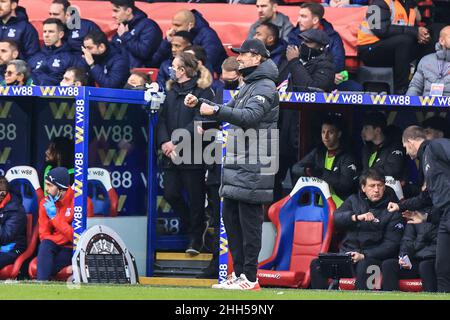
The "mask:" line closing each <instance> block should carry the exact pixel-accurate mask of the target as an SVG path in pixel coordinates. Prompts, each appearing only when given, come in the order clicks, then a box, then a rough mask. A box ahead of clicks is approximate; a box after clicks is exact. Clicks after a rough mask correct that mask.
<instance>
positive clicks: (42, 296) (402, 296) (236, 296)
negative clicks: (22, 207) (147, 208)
mask: <svg viewBox="0 0 450 320" xmlns="http://www.w3.org/2000/svg"><path fill="white" fill-rule="evenodd" d="M47 299H52V300H54V299H56V300H74V299H80V300H450V294H431V293H405V292H358V291H322V290H299V289H286V288H263V289H262V290H261V291H259V292H242V291H235V290H230V291H227V290H218V289H210V288H197V287H195V288H194V287H166V286H148V285H134V286H131V285H81V286H74V285H70V286H68V285H67V284H65V283H54V282H49V283H37V282H3V283H0V300H47Z"/></svg>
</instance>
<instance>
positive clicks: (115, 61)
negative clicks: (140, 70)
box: [87, 45, 130, 89]
mask: <svg viewBox="0 0 450 320" xmlns="http://www.w3.org/2000/svg"><path fill="white" fill-rule="evenodd" d="M94 61H95V62H94V65H93V66H92V67H90V68H89V67H87V68H88V69H89V75H90V77H91V79H92V80H93V81H95V82H96V83H97V84H98V85H99V86H100V87H104V88H117V89H122V88H123V86H124V85H125V84H126V83H127V79H128V77H129V75H130V68H129V63H128V59H127V57H126V56H124V55H123V54H121V53H120V51H118V50H117V49H116V48H115V47H113V46H110V45H108V47H107V49H106V52H105V53H104V54H103V55H101V56H98V57H94Z"/></svg>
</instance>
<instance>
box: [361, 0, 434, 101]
mask: <svg viewBox="0 0 450 320" xmlns="http://www.w3.org/2000/svg"><path fill="white" fill-rule="evenodd" d="M416 6H417V5H416V2H415V1H414V0H374V1H373V4H372V5H371V6H369V7H368V10H367V14H366V18H365V20H364V21H363V22H362V23H361V25H360V28H359V31H358V54H359V57H360V58H361V60H362V61H363V62H364V64H365V65H367V66H371V67H392V68H393V69H394V88H395V90H394V92H395V93H397V94H404V93H405V92H406V89H407V88H408V83H409V71H410V65H409V63H410V62H411V61H413V60H414V59H415V58H416V57H417V49H418V43H420V44H424V43H426V42H428V41H429V40H430V35H429V32H428V30H427V29H426V28H424V27H417V22H418V21H417V20H418V16H417V14H416V12H417V11H416V10H417V9H416Z"/></svg>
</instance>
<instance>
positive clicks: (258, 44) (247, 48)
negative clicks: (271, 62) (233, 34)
mask: <svg viewBox="0 0 450 320" xmlns="http://www.w3.org/2000/svg"><path fill="white" fill-rule="evenodd" d="M231 51H233V52H234V53H245V52H251V53H254V54H259V55H260V56H263V57H264V58H269V57H270V52H269V50H267V49H266V46H265V45H264V43H263V42H262V41H261V40H259V39H249V40H245V41H244V43H243V44H242V45H241V47H240V48H231Z"/></svg>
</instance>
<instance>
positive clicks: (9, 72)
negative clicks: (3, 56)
mask: <svg viewBox="0 0 450 320" xmlns="http://www.w3.org/2000/svg"><path fill="white" fill-rule="evenodd" d="M14 74H17V72H14V71H9V70H8V71H5V76H8V77H11V76H12V75H14Z"/></svg>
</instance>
